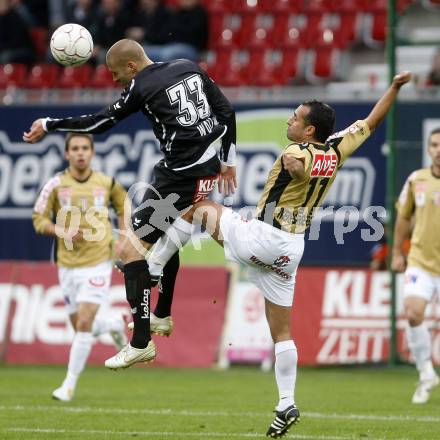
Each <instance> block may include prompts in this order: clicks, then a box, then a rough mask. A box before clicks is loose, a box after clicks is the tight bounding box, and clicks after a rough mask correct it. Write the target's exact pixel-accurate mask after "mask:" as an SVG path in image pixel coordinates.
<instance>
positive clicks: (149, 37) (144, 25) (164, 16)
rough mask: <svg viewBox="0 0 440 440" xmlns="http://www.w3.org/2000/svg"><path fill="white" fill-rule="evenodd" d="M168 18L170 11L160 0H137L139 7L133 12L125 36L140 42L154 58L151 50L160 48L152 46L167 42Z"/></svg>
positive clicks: (169, 17)
mask: <svg viewBox="0 0 440 440" xmlns="http://www.w3.org/2000/svg"><path fill="white" fill-rule="evenodd" d="M170 19H171V12H170V10H169V9H168V7H167V6H165V5H164V4H163V3H162V1H161V0H139V8H138V10H137V11H136V13H135V14H134V18H133V20H132V22H131V25H132V27H131V28H130V29H129V30H128V31H127V37H128V38H132V39H133V40H136V41H137V42H139V43H141V44H142V45H143V46H144V47H145V51H146V52H147V53H148V55H149V56H152V58H153V59H154V58H155V56H153V55H151V54H152V52H154V51H156V50H158V51H160V49H161V48H160V47H158V48H154V47H153V46H155V45H162V44H165V43H167V42H168V39H169V34H170V24H171V22H170Z"/></svg>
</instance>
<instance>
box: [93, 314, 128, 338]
mask: <svg viewBox="0 0 440 440" xmlns="http://www.w3.org/2000/svg"><path fill="white" fill-rule="evenodd" d="M124 328H125V322H124V320H123V319H122V316H119V317H117V316H113V317H112V316H95V319H94V320H93V327H92V335H93V336H95V337H97V336H99V335H103V334H104V333H108V332H123V331H124Z"/></svg>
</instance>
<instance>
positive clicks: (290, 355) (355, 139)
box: [148, 72, 411, 438]
mask: <svg viewBox="0 0 440 440" xmlns="http://www.w3.org/2000/svg"><path fill="white" fill-rule="evenodd" d="M410 78H411V74H410V73H409V72H404V73H402V74H400V75H396V76H395V77H394V79H393V82H392V84H391V86H390V87H389V89H388V90H387V91H386V92H385V94H384V95H383V96H382V97H381V99H380V100H379V101H378V102H377V104H376V105H375V106H374V108H373V110H372V111H371V113H370V114H369V115H368V116H367V118H366V119H365V120H362V121H356V122H355V123H353V124H352V125H351V126H349V127H348V128H347V129H345V130H343V131H341V132H338V133H335V134H333V135H331V133H332V131H333V128H334V121H335V115H334V111H333V109H332V108H331V107H330V106H328V105H326V104H323V103H321V102H318V101H306V102H304V103H303V104H301V105H300V106H299V107H298V108H297V109H296V110H295V111H294V113H293V115H292V117H291V118H290V119H289V120H288V122H287V125H288V128H287V137H288V138H289V139H290V140H291V141H292V143H291V144H290V145H288V146H287V147H286V148H285V150H284V152H283V153H282V155H281V156H280V157H279V158H278V159H277V160H276V162H275V164H274V165H273V167H272V170H271V172H270V173H269V178H268V180H267V182H266V185H265V187H264V190H263V194H262V197H261V199H260V202H259V203H258V207H257V218H256V219H252V220H250V221H247V220H244V219H242V218H241V217H240V215H238V214H237V213H234V212H233V211H232V210H231V209H228V208H225V207H222V206H220V205H218V204H216V203H214V202H211V201H209V200H205V201H201V202H199V203H196V204H195V205H194V207H193V208H192V209H191V210H190V211H188V212H186V213H185V214H184V215H183V216H182V218H181V221H180V222H175V223H174V225H173V226H172V227H171V228H170V229H168V231H167V233H166V235H165V236H163V237H162V238H161V239H160V240H159V242H158V243H157V245H156V248H155V249H154V250H153V252H152V254H151V255H150V257H149V260H148V263H149V266H150V272H151V274H152V275H153V274H155V273H156V272H160V270H161V268H162V267H163V266H164V264H166V262H167V259H168V258H170V257H171V255H173V253H174V252H175V249H176V246H177V245H179V244H180V245H182V244H184V243H185V242H186V241H187V240H189V238H190V237H189V235H188V234H187V232H186V231H187V230H188V228H187V227H183V228H180V226H181V224H182V222H185V220H186V221H187V222H189V223H192V222H193V221H195V222H197V223H199V224H202V225H203V226H204V227H205V228H206V230H207V231H208V232H209V233H210V234H211V235H212V236H213V238H214V239H215V240H216V241H217V242H218V243H219V244H220V245H222V246H223V247H224V249H225V256H226V258H227V259H228V260H232V261H236V262H240V263H242V264H245V265H246V266H248V273H249V278H250V280H251V281H252V282H253V283H254V284H255V285H256V286H257V287H258V288H259V289H260V290H261V291H262V293H263V295H264V297H265V309H266V318H267V321H268V324H269V328H270V332H271V336H272V339H273V341H274V343H275V378H276V383H277V387H278V393H279V401H278V404H277V406H276V417H275V420H274V421H273V422H272V424H271V425H270V426H269V429H268V431H267V436H269V437H273V438H278V437H281V436H283V435H284V434H285V433H286V432H287V430H288V429H289V427H290V426H291V425H292V424H294V423H296V421H297V420H298V419H299V410H298V408H297V407H296V405H295V399H294V390H295V381H296V369H297V360H298V355H297V350H296V346H295V343H294V341H293V340H292V335H291V314H292V304H293V294H294V286H295V276H296V270H297V267H298V264H299V262H300V260H301V257H302V254H303V249H304V231H305V230H306V229H307V228H308V226H309V225H310V222H311V219H312V216H313V211H314V209H315V208H317V207H319V206H320V204H321V203H322V201H323V199H324V197H325V195H326V193H327V191H328V190H329V188H330V186H331V184H332V182H333V181H334V179H335V177H336V174H337V172H338V170H339V168H340V167H341V166H342V165H343V163H344V162H345V160H346V159H347V158H348V157H349V156H350V155H351V154H352V153H353V152H354V151H355V150H356V149H357V148H358V147H359V146H360V145H361V144H362V143H363V142H364V141H365V140H366V139H367V138H368V137H369V135H370V132H371V131H373V130H374V129H375V128H376V127H377V126H378V125H379V124H380V123H381V122H382V120H383V119H384V117H385V115H386V113H387V112H388V110H389V108H390V107H391V105H392V103H393V102H394V100H395V98H396V96H397V93H398V91H399V90H400V87H401V86H402V85H403V84H405V83H407V82H408V81H409V80H410Z"/></svg>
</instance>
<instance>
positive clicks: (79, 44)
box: [50, 23, 93, 66]
mask: <svg viewBox="0 0 440 440" xmlns="http://www.w3.org/2000/svg"><path fill="white" fill-rule="evenodd" d="M50 51H51V52H52V55H53V57H54V58H55V59H56V60H57V61H58V62H59V63H60V64H62V65H63V66H80V65H81V64H84V63H85V62H86V61H87V60H88V59H89V58H90V57H91V56H92V51H93V39H92V36H91V35H90V32H89V31H88V30H87V29H86V28H84V27H82V26H80V25H79V24H75V23H69V24H63V25H62V26H60V27H59V28H58V29H56V30H55V32H54V33H53V34H52V38H51V39H50Z"/></svg>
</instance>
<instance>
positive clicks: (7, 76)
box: [0, 64, 26, 89]
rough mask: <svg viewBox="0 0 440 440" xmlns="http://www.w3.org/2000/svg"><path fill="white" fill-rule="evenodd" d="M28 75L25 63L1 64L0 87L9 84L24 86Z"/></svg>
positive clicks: (2, 87)
mask: <svg viewBox="0 0 440 440" xmlns="http://www.w3.org/2000/svg"><path fill="white" fill-rule="evenodd" d="M25 77H26V66H25V65H24V64H1V65H0V89H4V88H6V87H9V86H14V87H23V86H24V83H25Z"/></svg>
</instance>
